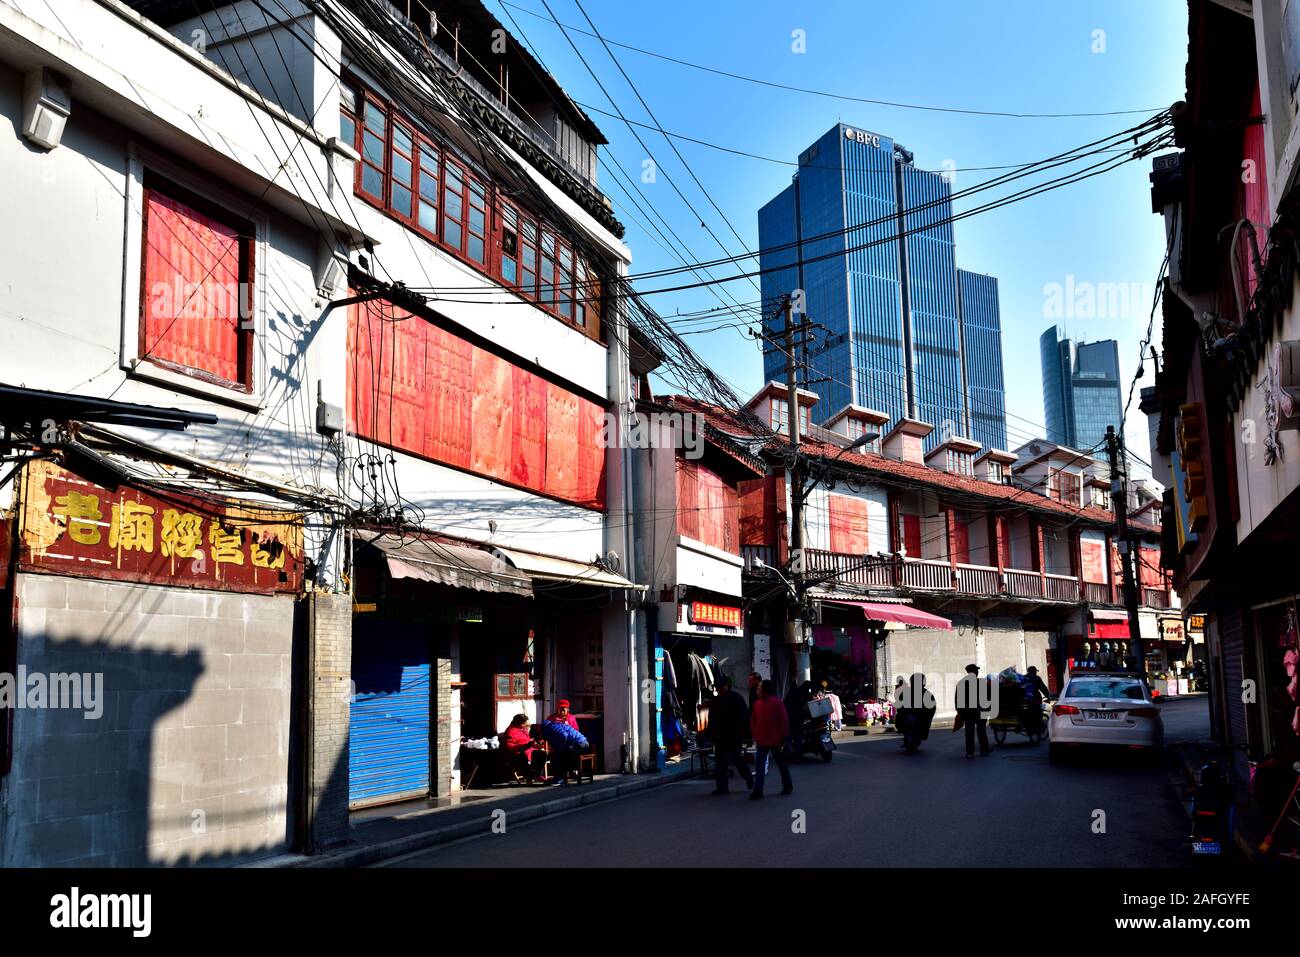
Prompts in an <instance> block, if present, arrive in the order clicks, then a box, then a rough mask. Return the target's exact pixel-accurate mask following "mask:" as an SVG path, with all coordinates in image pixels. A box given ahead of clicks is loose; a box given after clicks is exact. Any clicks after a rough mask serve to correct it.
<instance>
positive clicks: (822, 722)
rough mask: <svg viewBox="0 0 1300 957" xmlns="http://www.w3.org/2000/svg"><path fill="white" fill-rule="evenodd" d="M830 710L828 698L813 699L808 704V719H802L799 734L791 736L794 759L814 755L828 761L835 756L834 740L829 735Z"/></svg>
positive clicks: (831, 708)
mask: <svg viewBox="0 0 1300 957" xmlns="http://www.w3.org/2000/svg"><path fill="white" fill-rule="evenodd" d="M832 710H834V709H833V707H832V705H831V702H830V699H829V698H813V699H812V700H811V701H809V702H808V704H807V711H808V717H807V718H805V719H804V722H803V727H802V728H801V729H800V733H799V734H798V735H797V736H795V735H792V736H791V739H792V745H793V747H794V750H795V757H802V756H803V755H805V754H816V755H819V756H820V757H821V759H822V760H823V761H829V760H830V759H831V758H832V757H833V756H834V755H835V738H834V737H832V735H831V711H832Z"/></svg>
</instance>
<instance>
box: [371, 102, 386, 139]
mask: <svg viewBox="0 0 1300 957" xmlns="http://www.w3.org/2000/svg"><path fill="white" fill-rule="evenodd" d="M366 126H367V127H368V128H369V129H372V130H375V131H376V132H377V133H380V134H382V133H383V132H384V129H385V127H386V126H387V120H386V118H385V116H384V111H383V110H381V109H380V108H379V107H377V106H376V105H375V104H374V103H372V102H370V101H369V100H366Z"/></svg>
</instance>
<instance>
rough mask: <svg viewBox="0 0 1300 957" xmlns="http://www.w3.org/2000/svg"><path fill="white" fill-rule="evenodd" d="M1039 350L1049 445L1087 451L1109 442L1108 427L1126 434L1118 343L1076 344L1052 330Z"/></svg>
mask: <svg viewBox="0 0 1300 957" xmlns="http://www.w3.org/2000/svg"><path fill="white" fill-rule="evenodd" d="M1038 349H1039V354H1040V356H1041V358H1042V365H1043V412H1044V414H1045V416H1046V419H1047V423H1046V424H1047V438H1048V440H1049V441H1052V442H1055V443H1057V444H1058V445H1065V446H1068V447H1070V448H1072V449H1077V450H1079V451H1081V452H1087V451H1089V450H1092V449H1095V448H1097V447H1099V446H1100V445H1102V443H1103V442H1105V440H1106V426H1108V425H1113V426H1115V430H1116V431H1117V432H1122V431H1123V425H1124V423H1123V421H1122V420H1123V416H1124V412H1123V396H1122V389H1123V386H1122V384H1121V382H1120V377H1119V343H1118V342H1116V341H1115V340H1114V339H1105V340H1102V341H1101V342H1080V343H1075V342H1074V340H1072V339H1068V338H1066V337H1065V336H1064V335H1063V334H1062V332H1061V330H1060V329H1059V328H1057V327H1056V326H1052V327H1051V328H1050V329H1048V330H1046V331H1045V332H1044V333H1043V334H1042V336H1040V337H1039V340H1038Z"/></svg>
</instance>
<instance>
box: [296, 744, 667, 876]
mask: <svg viewBox="0 0 1300 957" xmlns="http://www.w3.org/2000/svg"><path fill="white" fill-rule="evenodd" d="M689 776H690V769H689V768H688V767H681V768H676V769H673V770H670V771H663V772H660V773H658V774H644V775H637V776H636V777H635V778H633V779H632V780H630V781H625V782H622V783H619V784H616V785H614V786H613V787H605V788H600V789H598V790H592V791H587V792H584V793H582V794H566V795H565V796H564V797H557V798H553V799H552V800H549V801H543V802H542V803H540V804H529V805H525V806H523V807H520V808H518V809H516V810H510V809H509V808H508V807H507V808H506V809H505V810H506V814H507V818H508V820H510V821H512V822H515V823H520V822H523V821H533V820H536V819H538V818H542V817H547V816H549V815H554V814H564V813H567V812H569V811H575V810H577V809H579V808H582V807H590V806H593V805H596V804H604V803H606V802H607V801H615V800H618V799H619V798H623V797H628V796H629V795H632V794H637V793H639V792H641V791H647V790H650V789H651V788H657V787H663V786H664V785H667V784H672V783H674V782H676V781H680V780H683V779H685V778H687V777H689ZM579 789H581V788H580V786H579ZM566 790H567V789H566ZM493 810H498V809H493ZM493 820H494V819H493V817H492V814H491V813H488V814H486V815H485V816H483V817H480V818H474V819H472V820H468V821H459V822H457V823H455V824H447V825H444V826H443V827H434V828H430V829H429V830H427V831H420V832H419V833H417V834H408V835H405V836H403V837H397V838H392V839H390V840H387V841H382V842H379V843H376V844H366V845H360V846H352V847H344V848H341V849H339V850H335V851H327V852H324V853H321V854H315V855H312V856H306V855H302V856H297V857H292V858H287V859H283V860H281V861H277V862H275V863H274V864H272V865H271V866H278V867H302V868H312V867H365V866H366V865H368V864H376V863H378V862H380V861H385V860H388V859H390V858H394V857H401V856H402V855H403V854H411V853H413V852H415V851H422V850H427V849H429V848H432V847H437V846H439V845H441V844H448V843H450V842H452V841H459V840H461V839H463V838H466V837H473V836H474V835H476V834H486V833H488V832H490V831H491V830H492V824H493Z"/></svg>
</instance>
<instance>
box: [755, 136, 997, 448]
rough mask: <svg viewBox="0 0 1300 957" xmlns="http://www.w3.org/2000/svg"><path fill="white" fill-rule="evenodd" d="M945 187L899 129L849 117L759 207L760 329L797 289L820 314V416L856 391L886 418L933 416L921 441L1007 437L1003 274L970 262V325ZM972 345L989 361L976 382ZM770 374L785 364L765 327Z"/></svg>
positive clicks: (812, 347)
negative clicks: (987, 272) (986, 272)
mask: <svg viewBox="0 0 1300 957" xmlns="http://www.w3.org/2000/svg"><path fill="white" fill-rule="evenodd" d="M950 197H951V187H950V185H949V183H948V181H947V180H946V179H945V178H944V177H943V176H941V175H939V174H937V173H932V172H928V171H926V170H921V169H917V168H916V167H915V166H914V165H913V160H912V155H911V153H909V152H908V151H907V150H906V149H904V148H903V147H901V146H899V145H897V144H895V143H894V141H893V140H892V139H890V138H889V137H887V136H881V135H880V134H878V133H871V132H868V131H866V130H863V129H861V128H859V127H854V126H848V125H846V124H843V123H841V124H838V125H836V126H835V127H832V128H831V129H830V130H829V131H828V132H827V133H826V134H825V135H823V136H822V137H821V138H820V139H818V140H817V141H816V142H815V143H813V144H812V146H810V147H808V149H806V150H805V151H804V152H803V153H802V154H801V155H800V156H799V170H798V173H796V175H795V176H794V179H793V181H792V182H791V184H790V185H789V186H788V187H786V188H785V189H784V190H782V191H781V192H780V193H779V194H777V196H776V197H775V198H773V199H772V200H771V201H770V202H769V203H767V205H765V206H764V207H763V208H762V209H760V210H759V212H758V235H759V246H760V250H761V252H760V259H759V262H760V265H761V267H762V268H763V270H765V271H764V273H763V276H762V294H763V299H764V302H765V303H766V304H767V308H768V310H769V315H768V317H767V318H766V319H765V327H766V329H765V331H766V332H767V334H768V336H769V337H771V336H773V335H774V334H779V332H780V329H781V318H780V316H779V315H772V314H771V313H770V311H771V309H772V308H773V307H774V305H775V304H776V303H777V302H778V301H779V300H780V298H781V297H782V296H784V295H786V294H787V293H790V292H792V291H794V290H797V289H801V290H803V292H804V300H803V305H804V309H805V311H806V313H807V315H808V317H809V319H810V320H812V321H813V322H816V323H819V324H820V325H821V326H823V327H825V330H818V331H817V333H816V335H815V336H813V337H810V338H811V341H810V342H809V344H808V346H807V353H806V358H807V361H808V369H809V373H808V374H809V377H810V381H809V382H808V386H809V388H811V389H812V390H813V391H815V392H817V393H818V394H819V395H820V397H821V398H820V401H819V402H818V404H817V405H816V406H815V407H814V408H813V420H814V421H816V422H821V421H824V420H825V419H827V418H829V417H830V416H831V415H833V414H834V413H835V412H837V411H839V410H840V409H841V408H843V407H844V406H845V405H848V404H850V403H852V404H855V405H863V406H867V407H869V408H873V409H879V410H880V411H882V412H885V413H888V415H889V417H890V423H889V425H890V426H892V425H893V423H894V422H895V421H896V420H898V419H900V418H903V417H911V418H916V419H921V420H923V421H926V422H929V423H930V424H932V425H933V426H934V427H935V431H934V432H933V433H932V434H931V436H930V438H929V439H927V440H926V447H927V448H932V447H933V446H934V445H936V444H938V443H939V442H940V441H942V440H943V439H944V438H945V437H948V436H953V435H959V436H963V437H967V438H972V439H976V440H978V441H980V442H982V443H985V444H988V445H996V446H997V447H998V448H1005V445H1006V417H1005V399H1004V392H1003V385H1002V345H1001V328H1000V322H999V317H998V308H997V280H995V279H993V278H992V277H988V276H976V275H974V274H965V275H969V276H970V280H969V295H968V297H967V301H968V302H969V303H970V307H969V308H970V311H971V315H972V317H973V318H972V322H973V323H974V325H973V328H972V330H971V332H970V333H966V332H964V331H963V316H962V301H963V300H962V296H961V294H960V292H959V283H958V269H957V264H956V252H955V247H954V243H953V231H952V223H951V222H950V221H949V220H950V218H951V215H952V202H951V198H950ZM900 236H902V237H903V239H902V241H900V240H899V237H900ZM766 270H772V271H771V272H768V271H766ZM826 330H829V331H826ZM968 348H971V349H976V350H978V355H979V357H980V359H979V362H980V363H981V365H980V368H979V370H978V375H977V377H976V381H973V382H972V381H968V370H969V368H970V363H969V362H968V357H967V349H968ZM763 374H764V377H765V378H766V379H768V380H775V381H779V382H784V381H785V378H786V372H785V355H784V353H782V352H781V351H780V350H779V349H776V348H775V343H774V342H773V341H772V340H771V339H770V338H769V340H768V341H767V344H766V347H765V351H764V361H763ZM972 388H974V389H975V390H977V391H972Z"/></svg>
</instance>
